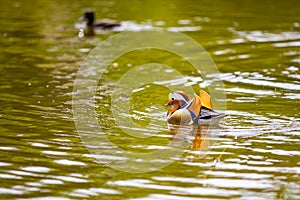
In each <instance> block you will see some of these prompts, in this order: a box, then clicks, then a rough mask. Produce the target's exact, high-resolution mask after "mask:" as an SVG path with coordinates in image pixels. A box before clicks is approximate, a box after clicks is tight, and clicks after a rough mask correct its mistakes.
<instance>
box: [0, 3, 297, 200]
mask: <svg viewBox="0 0 300 200" xmlns="http://www.w3.org/2000/svg"><path fill="white" fill-rule="evenodd" d="M129 3H130V6H128V4H129ZM298 4H299V3H298V1H294V0H291V1H289V2H284V1H275V2H272V4H270V3H269V2H262V1H256V0H254V1H251V2H236V1H214V2H202V3H201V4H200V3H197V4H196V3H191V2H190V3H189V2H186V1H176V2H173V1H168V0H167V1H151V2H150V1H149V2H143V3H140V2H128V1H121V2H113V1H92V2H91V1H87V2H74V1H70V0H66V1H48V0H46V1H4V0H2V1H0V5H1V6H0V11H1V12H0V15H1V18H0V19H1V20H0V44H1V48H0V61H1V62H0V71H1V74H2V76H1V78H0V92H1V93H0V101H1V104H0V105H1V106H0V108H1V109H0V110H1V112H0V117H1V120H0V123H1V126H0V131H1V136H0V137H1V139H0V155H1V156H0V198H1V199H26V198H30V199H51V198H52V199H74V198H75V199H77V198H83V199H88V198H95V199H141V200H146V199H300V183H299V174H300V159H299V158H300V157H299V155H300V152H299V132H300V129H299V127H300V120H299V103H300V102H299V99H300V92H299V91H300V88H299V85H300V84H299V81H300V75H299V68H300V61H299V60H300V50H299V46H300V44H299V40H300V33H299V31H300V29H299V27H300V26H299V23H300V21H299V17H298V16H297V15H296V14H295V13H299V8H300V7H299V6H298ZM87 7H94V8H95V10H96V12H97V14H98V16H103V18H115V19H118V20H120V21H123V23H124V24H125V26H124V27H126V28H127V29H131V30H132V29H134V30H135V31H139V29H137V28H141V29H143V28H147V27H160V28H166V29H169V30H172V31H182V32H184V33H186V34H187V35H188V36H190V37H192V38H193V39H195V40H196V41H198V42H199V43H201V44H202V45H203V46H204V47H205V49H207V51H208V53H209V54H210V55H211V56H212V57H213V59H214V61H215V62H216V64H217V66H218V67H219V70H220V74H221V78H222V80H223V81H224V84H225V86H226V87H225V92H226V95H227V111H226V114H228V117H227V118H226V119H224V121H223V122H222V123H221V124H220V127H206V126H200V127H185V128H184V129H187V130H183V129H182V127H169V128H170V129H168V126H167V124H166V123H165V122H164V120H165V119H164V115H165V112H166V111H165V110H160V111H156V112H155V113H151V114H152V115H153V116H155V117H157V119H158V121H159V122H161V123H162V124H163V127H155V126H154V127H153V129H152V130H150V129H149V130H148V129H144V128H141V129H139V130H140V132H141V133H144V134H145V135H147V136H149V137H148V138H147V139H141V140H139V139H135V138H132V137H130V136H128V135H126V134H123V133H122V132H121V131H120V130H119V129H118V128H117V127H116V126H115V124H114V121H113V118H111V111H110V106H111V105H110V94H111V89H112V87H113V85H112V83H111V79H113V78H115V76H116V77H120V76H121V75H122V74H121V73H122V70H121V71H120V70H119V69H123V68H126V69H127V67H129V66H134V65H135V64H137V65H138V64H140V63H138V62H135V60H136V58H137V57H142V56H141V54H136V55H134V56H133V57H130V58H129V59H128V58H124V59H123V60H122V59H121V60H119V61H118V63H117V64H116V65H112V67H111V68H112V69H111V71H109V72H110V73H108V72H107V73H106V75H107V80H106V82H105V83H106V85H102V86H101V87H100V88H99V94H98V96H97V98H96V100H97V101H98V102H99V104H97V108H96V109H97V110H98V111H99V113H98V114H99V122H100V123H101V125H102V126H103V127H104V130H105V133H106V134H107V135H108V137H109V138H110V139H111V140H112V141H113V142H114V143H115V144H116V145H119V146H120V147H122V148H123V149H126V150H129V151H133V152H134V151H136V152H153V151H156V150H165V149H167V147H166V144H168V142H169V141H172V140H176V139H177V140H181V141H184V142H185V144H188V145H187V147H186V148H185V149H184V151H183V154H182V155H181V156H180V157H173V158H172V161H174V162H172V163H171V164H170V165H168V166H167V167H165V168H162V169H160V170H158V171H153V172H150V173H141V174H134V173H133V174H132V173H125V172H122V171H117V170H114V169H112V168H110V167H108V166H107V165H106V164H107V163H106V161H109V160H117V161H118V160H121V161H122V160H124V159H126V158H125V157H124V155H114V156H111V157H104V156H103V155H101V154H99V155H94V154H92V153H90V152H89V151H88V150H87V149H86V147H85V146H84V145H83V144H82V142H81V139H80V137H79V135H78V133H77V131H76V129H75V127H74V125H73V124H74V122H73V116H72V90H73V82H74V79H75V76H76V72H77V70H78V68H79V66H80V62H81V61H82V60H83V59H84V58H85V57H86V56H87V54H88V53H89V52H90V51H91V50H92V49H93V48H94V47H95V45H97V44H98V43H99V42H101V41H102V40H104V39H106V38H107V37H109V36H110V35H113V34H116V33H117V32H106V33H105V34H99V35H96V36H95V37H91V38H78V35H77V29H76V28H74V23H76V20H77V19H78V16H80V15H81V14H82V9H83V8H87ZM124 8H126V9H124ZM119 31H121V30H119ZM148 54H149V55H150V56H152V57H155V58H161V59H162V60H163V61H164V63H166V64H174V63H175V64H174V65H176V66H178V68H179V69H180V70H181V71H182V73H185V74H186V76H185V77H184V78H178V77H170V79H169V80H167V81H166V82H165V83H166V84H173V85H177V86H181V87H182V88H183V90H184V89H185V88H186V87H189V86H192V87H195V88H198V87H199V85H200V87H203V88H205V87H207V86H209V85H210V84H211V82H209V81H206V80H205V79H204V78H203V77H196V76H195V74H194V73H193V72H191V71H189V70H188V69H189V68H188V67H187V66H186V65H185V64H182V63H181V62H180V61H178V60H175V61H174V60H172V59H170V56H168V55H165V54H164V55H161V54H157V52H156V53H155V52H150V53H149V52H148ZM148 61H149V60H147V62H148ZM122 67H123V68H122ZM209 76H210V77H211V78H212V80H214V78H216V74H209ZM161 84H162V83H161ZM168 93H169V91H167V90H164V89H162V88H160V87H158V86H157V85H154V86H145V87H143V88H138V89H137V90H136V91H134V94H135V95H136V96H134V98H133V100H132V104H133V105H132V106H133V109H132V112H131V113H130V114H131V115H130V116H128V117H131V118H132V119H133V120H135V121H137V122H141V124H142V123H146V122H147V119H148V118H149V113H148V111H149V110H147V109H145V107H147V108H148V107H151V106H153V105H152V103H153V101H155V103H157V104H161V105H163V104H164V103H165V101H166V99H167V94H168ZM151 95H152V96H151ZM149 96H151V98H149ZM145 105H147V106H145ZM125 128H130V127H125ZM158 128H160V129H161V132H159V133H157V134H154V132H155V130H156V129H158ZM180 128H181V132H182V133H186V134H185V135H180V137H175V136H176V134H177V133H178V131H179V129H180ZM182 136H183V137H182ZM103 148H105V146H103ZM141 161H143V159H141ZM153 162H164V160H154V161H153Z"/></svg>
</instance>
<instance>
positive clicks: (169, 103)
mask: <svg viewBox="0 0 300 200" xmlns="http://www.w3.org/2000/svg"><path fill="white" fill-rule="evenodd" d="M172 103H173V101H172V100H169V101H168V103H166V104H165V106H166V107H167V106H170V105H172Z"/></svg>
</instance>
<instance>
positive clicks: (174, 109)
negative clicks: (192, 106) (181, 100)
mask: <svg viewBox="0 0 300 200" xmlns="http://www.w3.org/2000/svg"><path fill="white" fill-rule="evenodd" d="M179 108H180V106H179V104H174V105H173V106H172V108H170V110H168V113H167V116H169V115H172V114H173V113H174V112H175V111H176V110H178V109H179Z"/></svg>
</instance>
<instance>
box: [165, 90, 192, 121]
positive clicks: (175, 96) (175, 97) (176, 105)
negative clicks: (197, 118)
mask: <svg viewBox="0 0 300 200" xmlns="http://www.w3.org/2000/svg"><path fill="white" fill-rule="evenodd" d="M189 101H190V99H189V97H188V96H187V94H186V93H184V92H181V91H176V92H171V93H170V94H169V101H168V103H166V104H165V106H172V107H171V108H170V109H169V110H168V112H167V121H168V123H170V124H178V125H179V124H190V123H191V122H192V121H191V120H192V118H191V114H190V112H189V111H188V109H184V108H185V107H186V106H187V105H188V103H189Z"/></svg>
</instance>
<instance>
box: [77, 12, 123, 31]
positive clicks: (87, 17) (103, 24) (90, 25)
mask: <svg viewBox="0 0 300 200" xmlns="http://www.w3.org/2000/svg"><path fill="white" fill-rule="evenodd" d="M79 21H86V28H85V34H84V35H85V36H93V35H95V29H101V30H109V29H112V28H114V27H118V26H121V23H120V22H118V21H116V20H113V19H101V20H98V21H95V12H94V11H93V10H86V11H85V12H84V15H83V16H82V17H80V18H79Z"/></svg>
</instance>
